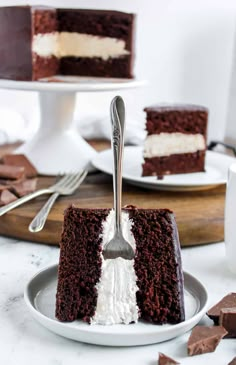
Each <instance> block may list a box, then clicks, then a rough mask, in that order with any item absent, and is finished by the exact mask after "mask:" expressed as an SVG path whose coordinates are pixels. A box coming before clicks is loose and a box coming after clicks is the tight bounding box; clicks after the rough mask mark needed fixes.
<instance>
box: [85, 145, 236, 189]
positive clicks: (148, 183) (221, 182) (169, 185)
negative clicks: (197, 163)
mask: <svg viewBox="0 0 236 365" xmlns="http://www.w3.org/2000/svg"><path fill="white" fill-rule="evenodd" d="M142 148H143V147H142V146H140V145H138V146H125V147H124V154H125V151H127V150H132V149H133V150H135V149H137V150H139V151H140V150H141V149H142ZM108 153H111V148H107V149H105V150H103V151H100V152H98V153H97V154H96V156H94V158H93V159H92V161H91V163H92V165H93V166H94V167H95V168H96V169H98V170H100V171H103V172H105V173H107V174H109V175H112V172H111V170H110V169H109V168H101V166H100V164H99V163H98V162H97V161H99V158H100V156H101V155H103V154H108ZM206 155H208V156H214V157H215V156H216V155H218V156H220V158H224V159H226V160H231V161H232V163H234V162H236V159H235V158H234V157H232V156H228V155H226V154H223V153H219V152H216V151H211V150H206ZM142 178H143V179H142ZM141 179H142V180H141ZM123 180H124V181H127V182H129V183H130V184H132V183H134V182H135V183H138V184H139V185H137V184H136V185H137V186H142V187H146V188H148V187H149V188H153V187H156V188H157V187H160V188H163V189H164V188H165V190H168V188H172V189H173V188H175V187H176V189H181V188H182V189H183V190H184V189H185V188H188V190H190V189H191V188H193V189H196V188H198V187H199V188H204V187H205V188H208V187H215V186H218V185H224V184H226V183H227V178H225V179H219V180H217V181H215V182H213V181H212V183H206V182H204V181H203V182H200V183H199V182H198V183H191V184H189V183H186V184H184V183H178V182H177V183H176V182H165V180H157V179H156V180H154V181H145V177H142V176H140V177H136V176H132V175H129V174H125V173H124V171H123Z"/></svg>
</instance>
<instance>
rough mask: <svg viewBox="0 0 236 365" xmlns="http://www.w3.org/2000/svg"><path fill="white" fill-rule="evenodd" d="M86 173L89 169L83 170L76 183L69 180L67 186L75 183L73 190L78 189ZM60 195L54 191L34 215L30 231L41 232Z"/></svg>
mask: <svg viewBox="0 0 236 365" xmlns="http://www.w3.org/2000/svg"><path fill="white" fill-rule="evenodd" d="M86 175H87V171H84V172H82V173H81V175H80V177H79V179H76V180H75V184H74V181H73V179H71V180H68V181H67V183H66V184H68V186H67V187H69V186H70V184H73V187H74V189H73V191H74V190H76V189H77V188H78V187H79V186H80V185H81V184H82V182H83V181H84V179H85V177H86ZM62 183H63V182H62ZM73 191H72V192H73ZM59 195H60V193H59V192H56V193H53V194H52V196H50V198H49V199H48V201H47V202H46V203H45V204H44V205H43V207H42V208H41V209H40V211H39V212H38V213H37V214H36V216H35V217H34V219H33V220H32V222H31V223H30V225H29V227H28V229H29V231H30V232H33V233H35V232H39V231H41V230H42V229H43V227H44V225H45V223H46V220H47V217H48V214H49V212H50V210H51V208H52V206H53V204H54V203H55V201H56V200H57V198H58V197H59ZM64 195H65V194H64ZM66 195H67V194H66Z"/></svg>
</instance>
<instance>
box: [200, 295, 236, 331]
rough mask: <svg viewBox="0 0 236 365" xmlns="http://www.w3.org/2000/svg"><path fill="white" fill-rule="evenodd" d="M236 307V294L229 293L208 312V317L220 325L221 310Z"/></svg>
mask: <svg viewBox="0 0 236 365" xmlns="http://www.w3.org/2000/svg"><path fill="white" fill-rule="evenodd" d="M234 307H236V293H229V294H227V295H226V296H225V297H224V298H222V299H221V300H220V301H219V302H218V303H217V304H215V305H214V306H213V307H212V308H210V309H209V310H208V312H207V315H208V317H209V318H211V319H212V320H213V321H214V323H215V324H216V325H217V324H219V318H220V311H221V309H223V308H234Z"/></svg>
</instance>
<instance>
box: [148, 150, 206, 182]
mask: <svg viewBox="0 0 236 365" xmlns="http://www.w3.org/2000/svg"><path fill="white" fill-rule="evenodd" d="M204 165H205V151H198V152H195V153H181V154H174V155H170V156H161V157H151V158H144V163H143V165H142V167H143V176H163V175H171V174H184V173H192V172H197V171H205V167H204Z"/></svg>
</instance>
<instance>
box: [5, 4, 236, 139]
mask: <svg viewBox="0 0 236 365" xmlns="http://www.w3.org/2000/svg"><path fill="white" fill-rule="evenodd" d="M20 3H22V1H11V0H0V5H9V4H20ZM29 3H30V4H31V3H32V4H33V3H34V4H37V3H39V1H34V0H31V1H29ZM40 3H41V4H47V5H52V6H56V7H60V6H67V7H86V8H107V9H111V8H112V9H118V10H124V11H130V12H135V13H137V14H138V21H137V47H136V48H137V57H136V67H135V74H136V76H137V77H138V78H141V79H147V80H148V81H149V86H147V87H145V88H142V89H140V90H135V91H129V92H125V93H122V95H123V96H124V97H125V98H126V102H127V109H128V116H129V117H130V118H133V119H136V120H138V121H139V122H140V124H141V125H143V124H144V118H145V115H144V113H143V111H142V110H143V107H144V106H147V105H150V104H153V103H158V102H186V103H197V104H202V105H205V106H207V107H208V108H209V110H210V124H209V139H212V138H215V139H223V137H224V134H225V127H226V122H227V120H229V121H230V122H231V127H230V129H229V131H230V133H231V137H232V133H233V139H234V138H235V142H236V127H234V124H236V123H234V118H235V116H236V110H235V107H234V97H236V92H235V91H236V90H235V86H234V84H235V82H236V75H234V74H233V70H234V68H235V67H236V61H235V62H233V54H234V35H235V24H236V1H235V0H198V1H194V0H178V1H177V0H113V1H111V0H57V1H53V0H51V1H50V0H48V1H46V0H44V1H43V0H41V1H40ZM232 75H233V76H234V77H233V78H232ZM234 79H235V82H234ZM111 96H112V95H111V94H96V95H95V94H94V95H91V94H89V95H88V94H87V95H82V94H80V95H79V96H78V107H77V110H76V118H78V117H80V116H81V115H83V116H84V115H86V114H89V113H90V114H91V115H94V116H95V115H100V114H106V113H107V111H108V106H109V101H110V98H111ZM36 104H37V96H36V94H34V93H28V92H27V93H25V92H24V93H21V92H14V91H1V90H0V106H5V107H6V106H9V107H11V108H16V109H17V110H20V111H21V113H23V114H24V117H25V118H26V119H27V121H28V122H29V123H30V126H31V128H33V127H35V126H36V125H37V121H38V110H37V107H36ZM234 134H235V136H234Z"/></svg>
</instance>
